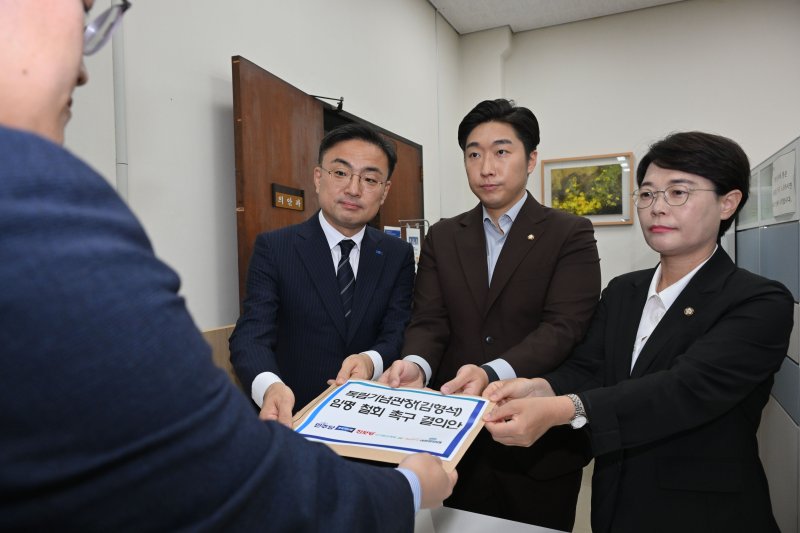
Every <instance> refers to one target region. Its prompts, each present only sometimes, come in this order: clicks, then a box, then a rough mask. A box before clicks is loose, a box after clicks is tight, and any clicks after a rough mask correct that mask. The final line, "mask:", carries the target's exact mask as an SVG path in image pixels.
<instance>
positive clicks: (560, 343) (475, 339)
mask: <svg viewBox="0 0 800 533" xmlns="http://www.w3.org/2000/svg"><path fill="white" fill-rule="evenodd" d="M599 263H600V260H599V258H598V255H597V247H596V244H595V238H594V230H593V228H592V224H591V222H589V221H588V220H587V219H585V218H582V217H577V216H574V215H569V214H567V213H564V212H562V211H558V210H556V209H550V208H547V207H543V206H542V205H540V204H539V203H538V202H537V201H536V200H535V199H534V198H533V197H532V196H531V195H530V194H528V198H527V200H526V201H525V203H524V204H523V206H522V209H521V210H520V212H519V214H518V215H517V217H516V219H515V220H514V224H513V225H512V226H511V230H510V231H509V233H508V236H507V237H506V242H505V244H504V246H503V250H502V252H501V254H500V257H499V258H498V260H497V264H496V266H495V270H494V275H493V276H492V283H491V285H489V282H488V280H489V274H488V267H487V261H486V236H485V233H484V229H483V212H482V208H481V205H480V204H478V205H477V206H476V207H475V208H474V209H472V210H470V211H468V212H466V213H463V214H461V215H458V216H456V217H453V218H451V219H447V220H442V221H441V222H438V223H437V224H434V225H433V226H432V227H431V229H430V231H429V232H428V235H427V236H426V237H425V242H424V244H423V247H422V253H421V257H420V263H419V270H418V272H417V279H416V284H415V288H414V313H413V317H412V319H411V323H410V325H409V327H408V329H407V330H406V338H405V343H404V345H403V355H409V354H413V355H419V356H421V357H423V358H425V359H426V361H428V363H429V364H430V365H431V368H432V369H433V376H432V378H431V381H430V384H431V386H432V387H433V388H437V389H438V388H439V387H440V386H441V385H442V384H443V383H445V382H447V381H449V380H450V379H452V378H453V377H454V376H455V374H456V372H457V371H458V369H459V368H460V367H461V366H463V365H465V364H469V363H471V364H476V365H480V364H483V363H487V362H489V361H492V360H494V359H497V358H498V357H501V358H503V359H505V360H506V361H508V363H509V364H510V365H511V367H512V368H513V369H514V371H515V372H516V374H517V375H518V376H520V377H533V376H538V375H541V374H544V373H545V372H549V371H551V370H553V369H555V368H556V367H557V366H558V365H559V364H560V363H561V362H563V361H564V359H566V358H567V356H568V355H569V354H570V352H571V351H572V348H573V347H574V346H575V344H577V342H578V341H579V340H580V339H581V337H582V336H583V334H584V333H585V331H586V328H587V327H588V325H589V321H590V319H591V316H592V312H593V311H594V308H595V306H596V305H597V300H598V297H599V294H600V264H599ZM571 431H572V430H571V429H566V430H564V429H562V428H558V429H556V430H554V431H552V432H550V433H551V434H549V435H548V437H546V438H545V439H542V440H540V441H539V442H538V443H537V444H535V445H534V447H533V449H532V450H527V449H526V450H511V449H509V448H507V447H504V446H502V445H500V444H493V446H495V447H496V448H497V453H502V454H505V455H519V457H516V458H515V459H514V460H513V462H514V463H516V464H517V465H518V466H519V468H520V469H522V470H525V471H527V472H528V473H530V474H531V475H532V476H535V477H538V478H541V479H546V478H550V477H554V476H558V475H561V474H564V473H566V472H570V471H573V472H574V471H576V470H578V469H580V468H581V467H582V466H583V465H584V464H585V458H584V455H583V453H581V451H580V450H581V447H580V445H579V444H577V443H576V442H575V439H574V437H575V436H576V435H574V434H573V435H570V432H571ZM573 433H574V432H573ZM569 441H572V443H571V444H570V443H569Z"/></svg>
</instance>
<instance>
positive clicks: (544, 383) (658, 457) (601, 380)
mask: <svg viewBox="0 0 800 533" xmlns="http://www.w3.org/2000/svg"><path fill="white" fill-rule="evenodd" d="M636 178H637V183H638V186H639V189H637V190H636V191H635V192H634V195H633V198H634V202H635V203H636V207H637V211H638V215H639V221H640V224H641V227H642V232H643V233H644V238H645V240H646V241H647V244H648V246H650V247H651V248H652V249H653V250H655V251H656V252H658V253H659V255H660V263H659V264H658V266H656V268H653V269H649V270H643V271H639V272H633V273H630V274H626V275H623V276H620V277H618V278H615V279H614V280H612V281H611V282H610V283H609V284H608V287H607V288H606V289H605V290H604V291H603V296H602V298H601V301H600V304H599V306H598V308H597V311H596V312H595V315H594V317H593V319H592V324H591V326H590V327H589V331H588V333H587V335H586V337H585V338H584V340H583V342H582V343H581V344H580V345H579V346H578V347H577V348H576V350H575V351H574V353H573V355H572V357H571V358H570V359H568V360H567V361H566V362H565V363H564V364H563V365H561V366H560V367H559V368H558V369H556V370H555V371H554V372H552V373H550V374H547V375H544V376H541V377H539V378H534V379H530V380H529V379H516V380H509V381H505V382H497V383H494V384H492V385H490V386H489V387H488V388H487V389H486V391H485V392H484V396H486V397H488V398H490V399H491V400H493V401H496V402H498V403H499V406H498V407H496V408H495V409H494V411H493V412H492V413H490V414H489V415H487V417H486V427H487V429H488V430H489V431H490V432H491V433H492V435H493V437H494V438H495V440H497V441H499V442H502V443H505V444H508V445H516V446H528V445H530V444H531V443H532V442H534V441H535V440H536V439H537V438H538V437H539V436H541V435H542V434H543V433H544V432H545V431H546V430H547V429H549V428H550V427H553V426H556V425H560V424H571V425H572V426H573V427H575V428H583V429H582V431H586V432H587V434H588V436H589V438H590V441H591V445H592V452H593V455H594V457H595V468H594V478H593V481H592V530H593V531H594V532H595V533H600V532H608V531H613V532H615V533H617V532H627V531H630V532H640V531H681V532H682V533H686V532H690V531H702V532H708V531H726V532H733V531H741V532H754V531H759V532H764V531H778V527H777V524H776V522H775V519H774V517H773V515H772V508H771V505H770V498H769V490H768V487H767V480H766V476H765V474H764V470H763V467H762V465H761V462H760V460H759V457H758V443H757V440H756V431H757V429H758V425H759V422H760V419H761V411H762V409H763V408H764V406H765V405H766V403H767V400H768V399H769V393H770V389H771V387H772V382H773V375H774V374H775V372H776V371H777V370H778V369H779V368H780V365H781V362H782V361H783V359H784V357H785V355H786V353H787V349H788V344H789V335H790V333H791V330H792V313H793V303H794V302H793V298H792V295H791V294H790V293H789V291H788V290H787V289H786V288H785V287H784V286H783V285H781V284H780V283H777V282H774V281H771V280H767V279H765V278H762V277H760V276H757V275H755V274H752V273H750V272H748V271H746V270H742V269H740V268H738V267H737V266H736V265H735V264H734V263H733V261H731V259H730V257H729V256H728V255H727V253H726V252H725V251H724V250H722V248H721V247H720V246H719V243H720V237H721V236H722V234H723V233H725V231H726V230H727V229H728V228H729V227H730V226H731V224H732V222H733V219H734V217H735V216H736V214H737V213H738V212H739V210H740V209H741V208H742V206H743V205H744V203H745V202H746V200H747V196H748V191H749V178H750V164H749V162H748V159H747V156H746V155H745V153H744V152H743V151H742V149H741V147H739V145H738V144H736V143H735V142H733V141H731V140H730V139H727V138H724V137H720V136H717V135H711V134H707V133H701V132H684V133H675V134H672V135H670V136H668V137H667V138H665V139H663V140H661V141H659V142H657V143H655V144H654V145H653V146H651V147H650V151H649V152H648V153H647V154H646V155H645V157H644V158H643V159H642V161H641V162H640V163H639V166H638V169H637V176H636Z"/></svg>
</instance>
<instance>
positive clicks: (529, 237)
mask: <svg viewBox="0 0 800 533" xmlns="http://www.w3.org/2000/svg"><path fill="white" fill-rule="evenodd" d="M528 240H529V241H532V240H533V233H529V234H528Z"/></svg>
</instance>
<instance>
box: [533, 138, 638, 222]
mask: <svg viewBox="0 0 800 533" xmlns="http://www.w3.org/2000/svg"><path fill="white" fill-rule="evenodd" d="M632 192H633V154H632V153H630V152H627V153H620V154H607V155H590V156H584V157H569V158H564V159H545V160H543V161H542V198H543V200H544V205H547V206H550V207H555V208H556V209H561V210H564V211H567V212H569V213H573V214H575V215H580V216H583V217H586V218H588V219H589V220H591V221H592V223H593V224H594V225H595V226H610V225H620V224H633V218H632V216H631V213H632V209H633V200H632V199H631V193H632Z"/></svg>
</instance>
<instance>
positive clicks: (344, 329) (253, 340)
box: [230, 213, 414, 409]
mask: <svg viewBox="0 0 800 533" xmlns="http://www.w3.org/2000/svg"><path fill="white" fill-rule="evenodd" d="M413 283H414V257H413V249H412V248H411V245H410V244H408V243H406V242H405V241H402V240H400V239H398V238H396V237H392V236H390V235H386V234H384V233H382V232H380V231H378V230H376V229H374V228H371V227H367V228H366V232H365V234H364V239H363V241H362V242H361V250H360V255H359V266H358V274H357V276H356V291H355V295H354V297H353V311H352V314H351V316H350V320H349V321H348V320H346V319H345V317H344V310H343V308H342V303H341V297H340V296H339V286H338V283H337V281H336V269H335V267H334V265H333V260H332V259H331V252H330V248H329V247H328V241H327V240H326V239H325V234H324V233H323V231H322V227H321V226H320V223H319V218H318V213H315V214H314V216H312V217H311V218H310V219H309V220H307V221H306V222H303V223H301V224H296V225H294V226H289V227H286V228H282V229H279V230H276V231H272V232H268V233H262V234H260V235H259V236H258V237H257V238H256V244H255V249H254V251H253V258H252V259H251V260H250V267H249V272H248V277H247V296H246V298H245V300H244V312H243V314H242V316H241V317H240V318H239V320H238V322H237V324H236V328H235V329H234V332H233V334H232V335H231V339H230V349H231V363H232V364H233V368H234V370H235V371H236V374H237V376H238V377H239V379H240V381H241V382H242V385H243V386H244V387H245V388H246V389H247V390H248V391H249V390H250V386H251V385H252V382H253V379H255V377H256V376H257V375H258V374H260V373H261V372H273V373H275V374H277V375H278V376H280V378H281V379H282V380H283V381H284V383H286V384H287V385H288V386H289V387H290V388H291V389H292V391H293V392H294V394H295V408H296V409H300V408H302V407H304V406H305V405H306V404H307V403H308V402H309V401H311V400H312V399H314V398H315V397H316V396H317V395H318V394H319V393H320V392H322V391H323V390H324V389H325V388H326V387H327V384H326V380H328V379H331V378H334V377H336V374H337V373H338V372H339V368H340V367H341V364H342V361H343V360H344V358H345V357H347V356H348V355H350V354H354V353H360V352H363V351H366V350H375V351H377V352H378V353H380V354H381V357H382V358H383V362H384V368H388V366H389V365H390V364H391V363H392V362H393V361H394V360H395V359H397V357H398V356H399V354H400V347H401V346H402V342H403V331H404V329H405V327H406V325H407V324H408V320H409V316H410V314H411V309H410V308H411V291H412V286H413Z"/></svg>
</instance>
